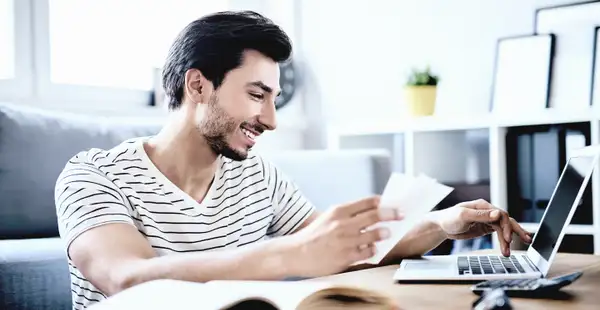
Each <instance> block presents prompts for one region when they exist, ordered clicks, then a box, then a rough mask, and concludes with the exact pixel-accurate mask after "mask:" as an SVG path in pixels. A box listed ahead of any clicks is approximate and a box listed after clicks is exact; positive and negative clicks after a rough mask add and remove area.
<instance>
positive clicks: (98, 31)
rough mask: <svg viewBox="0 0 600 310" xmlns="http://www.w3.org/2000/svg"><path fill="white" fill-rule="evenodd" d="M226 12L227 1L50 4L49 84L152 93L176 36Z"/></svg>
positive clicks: (55, 0) (75, 0) (54, 0)
mask: <svg viewBox="0 0 600 310" xmlns="http://www.w3.org/2000/svg"><path fill="white" fill-rule="evenodd" d="M0 1H4V2H6V0H0ZM227 8H228V3H227V1H226V0H169V1H163V0H127V1H122V0H102V1H95V0H49V3H48V11H49V44H50V46H49V49H50V55H49V63H50V64H49V69H50V70H49V71H50V72H49V74H50V77H49V78H50V81H51V83H56V84H74V85H86V86H101V87H114V88H126V89H135V90H150V89H152V87H153V74H154V70H155V68H156V67H159V66H161V65H162V63H163V61H164V58H165V56H166V53H167V50H168V48H169V46H170V45H171V43H172V41H173V39H174V38H175V36H176V35H177V33H178V32H179V31H180V30H181V29H182V28H183V27H184V26H185V25H186V24H188V23H189V22H190V21H192V20H194V19H196V18H198V17H200V16H202V15H205V14H208V13H212V12H215V11H220V10H225V9H227ZM0 20H1V19H0ZM0 35H1V34H0ZM1 38H2V37H0V39H1ZM0 42H2V41H1V40H0ZM0 51H1V50H0ZM0 66H2V63H0Z"/></svg>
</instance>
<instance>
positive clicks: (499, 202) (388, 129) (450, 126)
mask: <svg viewBox="0 0 600 310" xmlns="http://www.w3.org/2000/svg"><path fill="white" fill-rule="evenodd" d="M566 123H584V124H585V123H587V124H589V126H590V128H591V133H590V134H591V144H600V113H598V111H597V109H595V108H591V107H590V108H589V109H584V110H579V111H572V110H554V109H547V110H544V111H540V112H535V113H524V114H517V113H515V114H514V115H501V116H499V115H492V114H487V115H456V116H447V117H441V116H430V117H421V118H416V119H398V120H395V121H393V122H385V121H382V120H374V121H373V122H369V121H366V122H365V121H364V120H360V121H357V122H354V123H352V124H350V125H348V126H344V125H338V126H330V127H329V131H328V143H329V145H328V147H329V148H330V149H340V148H348V147H351V148H373V147H387V148H388V149H389V150H390V151H392V153H393V156H394V158H402V159H401V160H400V162H398V163H396V167H401V168H397V170H398V169H399V170H401V171H403V172H404V173H407V174H410V175H417V174H419V173H425V174H427V175H429V176H431V177H434V178H437V179H438V180H440V181H441V182H445V183H452V182H461V181H462V182H466V183H468V182H470V181H476V180H469V178H471V177H472V176H470V172H469V171H472V170H473V169H475V170H477V168H473V167H474V166H477V165H476V164H473V162H472V160H471V159H472V156H473V154H472V152H471V151H470V150H469V146H468V144H467V142H466V141H467V136H468V135H470V134H473V133H475V134H476V135H480V136H482V137H483V138H480V139H482V140H484V141H485V143H486V144H487V145H486V146H485V147H484V150H483V152H480V154H479V156H480V157H481V156H483V157H484V161H487V163H486V164H487V166H488V167H487V168H485V166H486V165H485V163H484V165H483V167H484V168H481V167H482V165H479V171H478V172H477V173H478V174H479V175H484V176H485V179H486V180H489V187H490V200H491V203H492V204H494V205H495V206H498V207H501V208H504V209H506V208H507V199H508V198H507V186H506V184H507V182H508V180H507V175H506V168H507V167H506V164H507V163H506V140H505V136H506V132H507V130H508V129H509V128H511V127H520V126H536V125H553V124H566ZM396 137H401V139H398V138H396ZM480 151H481V150H480ZM482 154H483V155H482ZM598 168H600V167H598ZM598 168H597V169H598ZM599 172H600V171H599V170H596V172H595V173H594V174H593V175H592V182H591V186H592V188H591V190H592V200H593V201H592V209H593V210H592V214H593V218H592V220H591V223H592V224H589V225H582V224H571V225H570V226H569V229H568V231H567V234H568V235H586V236H592V237H593V252H594V253H595V254H600V173H599ZM477 173H475V174H477ZM522 224H523V225H524V226H525V228H526V229H528V230H529V231H532V232H535V230H536V229H537V226H538V224H537V223H522ZM493 240H494V246H495V247H498V244H497V242H496V238H495V236H494V238H493Z"/></svg>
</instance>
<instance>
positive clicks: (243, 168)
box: [55, 138, 314, 309]
mask: <svg viewBox="0 0 600 310" xmlns="http://www.w3.org/2000/svg"><path fill="white" fill-rule="evenodd" d="M144 140H145V138H137V139H131V140H128V141H125V142H123V143H122V144H120V145H118V146H116V147H115V148H113V149H110V150H100V149H92V150H89V151H85V152H81V153H79V154H77V155H76V156H74V157H73V158H72V159H71V160H69V162H68V163H67V164H66V166H65V168H64V170H63V171H62V173H61V174H60V176H59V177H58V180H57V183H56V190H55V203H56V212H57V217H58V226H59V232H60V235H61V238H63V240H65V242H66V244H65V245H66V249H68V247H69V245H70V244H71V242H72V241H73V240H74V239H75V238H76V237H77V236H78V235H80V234H81V233H83V232H85V231H86V230H88V229H91V228H93V227H96V226H99V225H103V224H106V223H115V222H122V223H129V224H131V225H133V226H135V227H136V228H137V230H138V231H139V232H140V233H141V234H142V235H143V236H144V237H145V238H146V239H147V240H148V242H149V243H150V245H151V246H152V247H153V248H154V250H155V252H156V255H159V256H160V255H169V254H174V253H184V252H195V251H211V250H222V249H227V248H235V247H241V246H244V245H248V244H251V243H255V242H259V241H261V240H264V239H265V238H269V237H276V236H282V235H286V234H289V233H291V232H292V231H294V229H295V228H297V227H298V226H299V225H300V224H301V223H302V222H303V221H304V220H305V219H306V218H308V216H309V215H310V214H311V213H312V211H313V210H314V207H313V206H312V204H311V203H310V202H309V201H308V200H307V199H306V198H305V197H304V196H303V195H302V194H301V193H300V191H299V190H298V188H297V187H296V186H295V185H294V184H293V182H291V181H290V180H289V179H287V178H286V177H285V176H284V175H283V174H282V173H281V172H280V171H278V170H277V168H276V167H275V166H273V165H272V164H270V163H269V162H268V161H266V160H263V159H262V158H261V157H260V156H258V155H250V156H249V157H248V158H247V159H246V160H244V161H232V160H230V159H227V158H224V157H219V159H218V160H219V163H218V168H217V173H216V175H215V179H214V181H213V182H212V184H211V187H210V189H209V191H208V193H207V195H206V198H205V199H204V200H203V201H202V202H197V201H195V200H194V199H193V198H192V197H191V196H189V195H188V194H186V193H185V192H183V191H182V190H181V189H179V188H178V187H176V186H175V185H174V184H173V183H171V182H170V181H169V179H167V178H166V177H165V176H164V175H163V174H162V173H161V172H160V171H159V170H158V169H157V168H156V167H155V166H154V164H153V163H152V162H151V161H150V159H149V158H148V156H147V155H146V152H145V151H144V147H143V141H144ZM68 258H69V259H68V262H69V269H70V272H71V290H72V296H73V308H74V309H83V308H86V307H87V306H89V305H91V304H93V303H95V302H98V301H101V300H103V299H104V298H106V296H105V295H104V294H103V293H102V292H100V291H99V290H98V288H96V287H94V285H92V284H91V283H90V282H89V281H87V280H86V278H85V276H84V275H83V274H81V272H79V270H78V269H77V267H76V266H74V264H73V263H72V261H71V259H70V257H68Z"/></svg>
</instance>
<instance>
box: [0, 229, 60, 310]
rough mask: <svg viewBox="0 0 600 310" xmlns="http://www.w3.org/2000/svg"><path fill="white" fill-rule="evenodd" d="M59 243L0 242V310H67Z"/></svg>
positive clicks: (48, 241) (37, 240) (30, 240)
mask: <svg viewBox="0 0 600 310" xmlns="http://www.w3.org/2000/svg"><path fill="white" fill-rule="evenodd" d="M70 283H71V282H70V277H69V269H68V263H67V260H66V256H65V254H64V250H63V247H62V243H61V240H60V239H58V238H48V239H24V240H0V309H5V310H17V309H19V310H22V309H71V308H72V300H71V287H70Z"/></svg>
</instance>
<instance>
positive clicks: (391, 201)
mask: <svg viewBox="0 0 600 310" xmlns="http://www.w3.org/2000/svg"><path fill="white" fill-rule="evenodd" d="M452 190H453V188H452V187H449V186H446V185H443V184H440V183H438V182H436V181H435V180H433V179H431V178H429V177H427V176H425V175H420V176H418V177H416V178H415V177H409V176H406V175H404V174H400V173H393V174H392V175H391V176H390V179H389V181H388V183H387V185H386V187H385V190H384V192H383V194H382V196H381V207H391V208H398V209H399V210H400V211H401V212H402V213H403V214H404V219H402V220H400V221H392V222H385V223H379V224H378V225H375V226H374V227H386V228H388V229H389V230H390V232H391V234H390V237H389V238H388V239H386V240H382V241H379V242H377V243H375V246H376V249H377V250H376V253H375V255H374V256H373V257H371V258H370V259H367V260H364V261H359V262H357V263H356V264H365V263H366V264H379V263H380V262H381V260H382V259H383V258H384V257H385V256H386V255H387V254H388V253H389V252H390V251H391V250H392V249H393V248H394V246H396V244H398V242H400V240H402V238H403V237H404V236H405V235H406V233H408V232H409V231H410V230H412V229H413V228H415V227H416V226H417V225H419V224H420V223H421V222H422V221H423V220H424V219H425V216H426V215H427V213H429V212H430V211H431V210H432V209H433V208H434V207H435V206H436V205H437V204H438V203H440V201H442V200H443V199H444V198H445V197H446V196H448V194H450V193H451V192H452Z"/></svg>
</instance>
